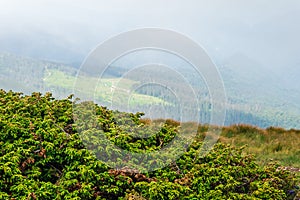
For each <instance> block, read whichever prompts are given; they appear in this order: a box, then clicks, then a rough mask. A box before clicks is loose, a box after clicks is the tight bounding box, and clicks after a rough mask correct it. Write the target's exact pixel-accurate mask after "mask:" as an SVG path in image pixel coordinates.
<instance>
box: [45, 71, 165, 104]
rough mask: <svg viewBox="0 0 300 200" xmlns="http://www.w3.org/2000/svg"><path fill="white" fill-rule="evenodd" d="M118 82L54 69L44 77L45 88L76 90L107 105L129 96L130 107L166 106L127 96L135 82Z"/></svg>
mask: <svg viewBox="0 0 300 200" xmlns="http://www.w3.org/2000/svg"><path fill="white" fill-rule="evenodd" d="M120 80H121V79H120V78H102V79H101V80H100V81H99V78H96V77H90V76H86V77H76V76H71V75H68V74H66V73H64V72H62V71H59V70H56V69H49V70H46V71H45V77H44V82H45V83H46V87H51V86H56V87H61V88H65V89H69V90H73V89H74V88H76V89H77V90H79V91H84V93H85V94H86V95H88V96H94V97H95V99H96V100H100V101H101V102H107V103H109V102H111V101H114V103H117V104H121V103H122V102H127V96H128V95H130V101H129V105H130V106H135V105H145V104H168V103H167V102H165V101H163V100H162V99H160V98H157V97H153V96H148V95H143V94H138V93H134V92H133V93H132V94H128V92H129V91H130V88H131V87H132V86H133V85H134V84H136V83H137V82H135V81H133V80H129V79H122V86H119V85H118V82H119V81H120ZM95 84H96V87H95ZM115 101H116V102H115Z"/></svg>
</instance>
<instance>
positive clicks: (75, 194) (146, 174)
mask: <svg viewBox="0 0 300 200" xmlns="http://www.w3.org/2000/svg"><path fill="white" fill-rule="evenodd" d="M76 106H79V108H81V109H79V111H80V112H77V111H78V110H77V111H76V109H75V110H73V111H72V108H73V109H74V108H76ZM90 108H92V109H94V111H95V115H93V116H92V117H95V118H90V113H89V112H88V111H89V109H90ZM73 114H74V116H73ZM80 115H83V116H84V118H85V119H86V120H85V122H84V123H83V124H82V123H80V121H79V122H75V121H76V120H77V119H78V117H79V118H80ZM141 116H142V114H141V113H136V114H132V113H123V112H119V111H111V110H108V109H107V108H105V107H101V106H97V105H95V104H93V103H91V102H82V103H79V102H78V103H76V102H75V107H74V105H73V103H72V96H70V97H69V98H68V99H63V100H55V99H54V98H53V97H52V96H51V94H50V93H47V94H45V95H44V96H43V95H41V94H40V93H33V94H32V95H29V96H24V95H22V94H21V93H14V92H5V91H4V90H0V119H1V120H0V144H1V145H0V148H1V151H0V188H1V189H0V198H1V199H16V198H17V199H229V198H232V199H293V198H294V196H295V195H296V193H297V190H298V189H299V186H298V185H297V184H298V183H299V179H298V180H297V179H296V176H295V174H293V173H292V172H289V171H288V170H282V169H281V168H280V165H278V164H275V163H268V164H265V165H264V166H261V165H258V164H257V163H256V161H255V158H254V156H252V155H250V154H245V153H244V151H243V148H234V147H232V146H230V145H224V144H222V143H217V144H215V145H214V147H213V148H212V149H211V150H210V151H209V152H208V153H207V154H203V155H200V154H199V152H201V149H202V148H204V146H205V141H204V140H203V139H204V137H206V136H207V134H208V133H207V130H208V129H207V126H202V125H197V124H196V127H197V129H196V130H197V133H196V135H195V137H194V138H190V137H189V132H191V131H193V127H194V125H195V124H194V123H183V124H180V123H179V122H176V121H174V120H156V121H150V120H147V119H141V118H140V117H141ZM73 117H74V118H73ZM74 119H75V121H74ZM93 119H94V120H96V121H94V122H93V121H90V120H93ZM74 122H75V123H74ZM92 127H94V128H92ZM155 127H156V129H155ZM153 128H154V129H153ZM157 128H158V129H157ZM217 129H218V128H214V129H212V130H217ZM253 130H254V131H257V129H256V128H254V127H249V126H236V127H229V128H225V129H224V130H223V134H224V135H223V137H228V138H233V137H237V136H238V135H239V134H241V135H244V134H245V133H247V134H248V135H247V136H248V137H249V140H251V138H252V134H251V131H253ZM135 131H137V132H135ZM153 131H155V132H153ZM266 131H267V132H268V133H271V132H274V133H276V134H278V135H280V136H282V134H284V135H286V136H288V135H289V134H299V131H295V130H291V132H288V131H284V130H283V129H268V130H266ZM134 134H136V135H134ZM144 136H145V137H144ZM146 136H147V137H146ZM187 136H188V137H187ZM103 137H104V138H107V139H104V140H103ZM175 137H179V138H182V139H189V140H191V141H189V143H190V145H189V146H188V147H187V148H185V150H184V151H183V152H182V154H181V155H180V156H179V158H177V159H175V157H174V155H173V154H169V153H168V152H164V151H163V148H165V147H167V146H168V144H169V143H171V144H172V142H171V141H172V140H175V141H177V140H176V139H175ZM243 137H246V136H245V135H244V136H243ZM253 137H257V135H254V136H253ZM100 138H102V139H100ZM296 139H298V141H299V137H297V138H296ZM179 141H183V143H178V144H179V146H178V145H175V146H174V143H173V147H171V149H172V148H173V150H175V151H178V150H179V149H181V148H180V147H181V145H183V144H184V143H185V142H187V141H186V140H179ZM114 145H116V146H118V147H119V148H121V149H123V150H125V149H126V150H127V151H129V152H135V153H136V154H137V155H139V156H141V157H140V159H138V160H135V159H133V158H130V157H126V156H124V155H123V153H122V151H120V150H118V148H115V147H113V146H114ZM203 145H204V146H203ZM262 145H263V144H262ZM112 147H113V148H112ZM151 152H158V154H157V155H159V157H158V159H157V160H155V162H150V163H148V164H150V165H153V166H156V167H158V168H153V169H155V170H154V171H152V170H150V171H149V170H148V171H145V168H143V166H142V165H141V163H142V162H144V161H145V159H146V160H147V158H146V157H147V156H148V155H150V154H149V153H151ZM298 153H299V152H298ZM132 155H134V154H132ZM274 155H275V154H274ZM116 158H121V160H119V159H116ZM166 158H167V160H168V161H167V163H169V164H167V165H166V163H165V162H164V161H165V159H166ZM115 159H116V160H115ZM141 159H142V160H141ZM143 159H144V160H143ZM150 161H151V160H150ZM114 165H115V166H122V167H120V168H112V167H111V166H114ZM159 166H161V167H159ZM148 167H149V166H148ZM150 168H151V166H150Z"/></svg>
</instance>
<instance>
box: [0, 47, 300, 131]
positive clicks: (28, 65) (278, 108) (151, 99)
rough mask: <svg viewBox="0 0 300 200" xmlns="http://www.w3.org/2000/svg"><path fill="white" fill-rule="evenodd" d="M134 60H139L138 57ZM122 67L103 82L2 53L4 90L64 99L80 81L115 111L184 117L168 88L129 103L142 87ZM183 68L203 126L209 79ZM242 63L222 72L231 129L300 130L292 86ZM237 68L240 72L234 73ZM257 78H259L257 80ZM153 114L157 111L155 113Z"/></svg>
mask: <svg viewBox="0 0 300 200" xmlns="http://www.w3.org/2000/svg"><path fill="white" fill-rule="evenodd" d="M134 58H135V59H136V57H134ZM135 59H133V60H135ZM137 60H138V59H137ZM249 62H250V61H249ZM116 64H118V65H116V66H110V67H109V68H108V70H107V71H106V72H105V74H104V77H103V78H102V79H101V81H99V77H98V75H97V74H96V75H95V74H86V75H85V76H84V77H77V76H76V75H77V69H75V68H73V67H70V66H68V65H66V64H61V63H55V62H49V61H43V60H36V59H32V58H28V57H22V56H16V55H13V54H9V53H2V54H0V84H1V87H2V88H3V89H6V90H10V89H13V90H14V91H22V92H24V93H25V94H31V92H34V91H41V92H47V91H51V93H52V94H53V96H55V97H56V98H58V99H59V98H65V97H66V96H68V95H69V94H71V93H73V90H74V83H75V81H79V83H77V84H78V85H82V87H84V89H85V92H86V93H87V95H89V96H91V95H94V97H95V101H96V103H100V104H101V105H105V106H108V107H109V106H110V104H111V101H112V99H113V100H114V103H115V104H118V105H122V104H124V105H122V106H121V107H125V104H126V105H127V103H129V104H130V106H131V108H132V109H131V112H146V111H148V110H149V106H151V105H154V106H153V107H155V106H161V105H163V106H164V107H165V110H166V112H168V113H169V117H170V118H173V119H179V118H180V116H178V112H177V110H176V107H177V106H178V105H176V102H174V96H171V95H169V94H168V93H167V92H166V91H165V90H162V88H157V87H143V88H139V89H138V90H136V91H133V92H132V98H131V100H130V101H129V102H127V101H128V99H124V98H123V96H124V93H126V92H127V91H130V90H131V89H132V88H134V87H135V86H136V85H138V84H142V83H140V82H139V80H135V78H136V77H127V79H126V78H122V74H124V73H126V71H128V70H129V69H130V68H129V67H128V66H127V67H126V65H125V64H124V63H123V65H122V63H116ZM181 64H182V63H180V64H177V65H178V66H177V68H178V69H177V70H179V72H180V73H182V74H184V75H185V76H186V77H188V79H189V80H190V82H191V83H190V84H191V85H193V86H194V87H195V92H196V93H197V95H198V99H199V105H200V109H201V111H200V112H199V119H200V121H201V122H202V123H209V122H210V117H211V102H210V101H209V100H210V97H209V92H208V90H207V88H206V86H205V84H204V82H203V80H199V79H197V77H195V74H194V71H189V70H186V69H185V67H183V66H181ZM238 64H241V63H238ZM238 64H237V63H227V65H229V66H227V67H221V68H220V72H221V73H222V76H223V79H224V84H225V87H226V88H225V89H226V93H227V97H228V102H227V107H226V109H227V115H226V119H225V125H232V124H237V123H245V124H252V125H255V126H259V127H262V128H267V127H269V126H280V127H284V128H300V125H299V124H300V117H299V116H300V110H299V109H298V108H299V105H298V99H299V98H298V97H299V94H298V92H296V91H293V90H289V89H287V88H288V87H285V89H282V88H281V89H280V88H279V86H277V85H276V84H275V82H274V81H273V82H268V81H267V82H268V84H266V85H264V84H263V81H264V80H263V76H262V75H260V76H257V75H255V74H254V75H253V76H252V75H251V76H250V75H249V74H248V75H247V74H245V72H244V71H243V70H241V69H239V68H237V67H236V66H237V65H238ZM231 65H232V66H231ZM251 65H254V64H251V62H250V63H249V66H251ZM233 67H234V69H235V70H233V69H232V68H233ZM237 69H238V70H237ZM156 71H157V72H153V73H156V74H157V77H160V75H161V74H164V76H162V77H161V80H162V81H163V83H166V85H169V86H172V87H175V88H177V89H178V91H177V92H179V93H181V92H182V91H184V90H185V89H186V88H184V86H183V85H182V84H180V83H178V82H176V81H174V80H172V77H171V78H170V77H169V78H168V74H166V73H162V72H161V71H160V70H156ZM136 76H137V77H141V76H144V74H137V75H136ZM251 77H256V79H255V80H254V79H252V78H251ZM120 81H121V82H120ZM96 83H98V85H97V90H96V91H94V90H89V88H94V86H95V85H94V84H96ZM273 83H274V84H273ZM113 95H114V98H113ZM282 97H289V98H286V99H288V100H289V101H291V102H290V103H284V102H285V101H283V100H282ZM124 102H125V103H124ZM153 113H157V112H155V110H154V111H153ZM153 117H160V116H153Z"/></svg>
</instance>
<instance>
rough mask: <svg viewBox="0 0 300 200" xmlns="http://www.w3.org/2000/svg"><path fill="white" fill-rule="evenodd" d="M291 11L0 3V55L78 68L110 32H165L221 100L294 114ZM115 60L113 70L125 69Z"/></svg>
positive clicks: (218, 3)
mask: <svg viewBox="0 0 300 200" xmlns="http://www.w3.org/2000/svg"><path fill="white" fill-rule="evenodd" d="M299 11H300V1H298V0H287V1H279V0H275V1H270V0H251V1H249V0H248V1H239V0H226V1H224V0H209V1H208V0H187V1H179V0H164V1H161V0H151V1H150V0H143V1H140V0H125V1H124V0H112V1H103V0H87V1H80V0H64V1H59V0H44V1H36V0H23V1H19V0H3V1H1V2H0V30H1V31H0V53H3V52H7V53H12V54H16V55H20V56H28V57H31V58H34V59H40V60H49V61H54V62H59V63H65V64H68V65H72V66H74V67H79V66H80V64H81V63H82V62H83V60H84V59H85V57H86V56H88V54H89V52H91V51H92V50H93V49H94V48H96V47H97V45H99V44H101V43H102V42H104V41H105V40H107V39H109V38H111V37H113V36H115V35H117V34H120V33H122V32H125V31H129V30H133V29H138V28H144V27H157V28H163V29H171V30H174V31H177V32H179V33H181V34H184V35H186V36H188V37H189V38H191V39H192V40H194V41H195V42H197V43H198V44H199V45H201V46H202V47H203V48H204V49H205V50H206V51H207V54H208V55H209V56H210V57H211V59H212V60H213V62H214V63H215V64H216V65H217V67H218V69H219V71H220V73H221V75H222V77H223V79H224V80H225V89H226V92H227V93H228V94H227V95H228V99H229V100H232V101H233V100H234V101H238V99H239V98H240V101H244V100H245V99H247V101H248V102H247V103H249V102H251V105H252V106H253V105H260V106H265V105H268V104H272V106H273V107H274V106H277V107H278V108H281V106H282V109H281V111H282V112H284V110H285V109H287V108H288V109H289V110H290V111H291V112H295V113H296V115H297V114H299V113H300V101H299V100H300V79H299V76H300V56H299V54H300V53H299V52H300V45H299V35H300V23H299V19H300V12H299ZM143 58H145V60H147V59H148V60H149V58H147V57H143ZM152 58H154V60H156V61H157V60H158V61H159V60H161V58H159V56H157V57H156V58H155V55H154V57H152ZM131 59H132V60H135V59H138V57H136V58H135V57H132V58H131ZM123 61H124V62H123V63H122V62H119V63H118V64H119V65H120V66H126V65H130V64H131V62H130V59H129V60H126V59H125V60H123ZM173 62H177V61H175V60H174V61H173ZM183 67H184V66H183Z"/></svg>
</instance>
